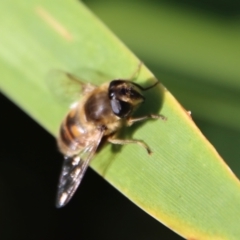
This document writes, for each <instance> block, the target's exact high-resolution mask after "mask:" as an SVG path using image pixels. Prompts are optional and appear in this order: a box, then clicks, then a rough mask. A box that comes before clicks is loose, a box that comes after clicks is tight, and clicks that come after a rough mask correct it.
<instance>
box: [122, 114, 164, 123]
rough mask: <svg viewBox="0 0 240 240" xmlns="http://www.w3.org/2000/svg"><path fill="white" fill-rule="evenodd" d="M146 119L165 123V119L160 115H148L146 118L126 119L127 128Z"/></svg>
mask: <svg viewBox="0 0 240 240" xmlns="http://www.w3.org/2000/svg"><path fill="white" fill-rule="evenodd" d="M147 119H161V120H164V121H166V120H167V118H166V117H164V116H163V115H160V114H149V115H146V116H142V117H138V118H128V119H127V126H131V125H132V124H133V123H136V122H140V121H145V120H147Z"/></svg>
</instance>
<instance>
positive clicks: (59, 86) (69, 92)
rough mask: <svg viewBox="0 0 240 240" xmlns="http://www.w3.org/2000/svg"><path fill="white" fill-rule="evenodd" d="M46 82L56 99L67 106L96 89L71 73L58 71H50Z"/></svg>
mask: <svg viewBox="0 0 240 240" xmlns="http://www.w3.org/2000/svg"><path fill="white" fill-rule="evenodd" d="M46 81H47V87H48V89H49V90H50V92H51V93H52V94H53V96H54V97H55V99H57V100H58V101H59V102H61V103H65V104H67V105H70V104H71V103H72V102H75V101H77V100H79V98H80V97H81V96H82V95H84V94H85V93H86V92H90V91H92V90H93V89H94V88H95V87H96V86H94V85H92V84H90V83H87V81H84V80H81V79H80V78H78V77H77V76H75V75H73V74H71V73H69V72H65V71H62V70H58V69H54V70H51V71H49V73H48V75H47V78H46Z"/></svg>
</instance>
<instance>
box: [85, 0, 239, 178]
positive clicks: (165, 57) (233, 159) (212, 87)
mask: <svg viewBox="0 0 240 240" xmlns="http://www.w3.org/2000/svg"><path fill="white" fill-rule="evenodd" d="M85 3H86V4H87V5H88V6H89V7H90V8H91V9H92V10H93V11H94V12H95V13H96V14H97V15H98V16H99V17H100V18H101V19H102V20H103V21H104V22H105V23H106V25H108V26H109V28H111V29H112V30H113V31H114V32H115V33H116V34H117V35H118V36H119V37H120V38H121V39H122V40H123V41H124V43H126V45H127V46H129V47H130V49H132V50H133V52H135V53H136V54H137V56H139V57H140V58H141V59H142V60H143V61H144V62H145V63H146V65H147V66H149V68H150V69H151V70H152V71H153V72H154V73H155V75H156V76H157V77H158V79H160V81H162V82H163V83H164V85H165V86H166V87H167V88H168V89H169V90H170V91H171V92H172V93H173V94H174V95H175V96H176V97H177V99H178V100H179V101H180V103H181V104H182V105H183V106H184V107H185V108H186V109H187V110H190V111H191V112H192V117H193V119H194V121H195V122H196V123H197V124H198V125H199V127H200V129H201V130H202V131H203V133H204V134H205V136H207V138H208V139H209V140H210V142H212V143H213V145H214V146H215V147H216V148H217V150H218V151H219V153H220V154H221V155H222V156H223V157H224V159H225V160H226V161H227V163H228V164H229V165H230V167H231V168H232V169H233V171H234V172H235V174H237V175H238V176H240V161H239V156H240V148H239V147H238V146H239V144H240V107H239V106H240V67H239V63H240V45H239V43H240V29H239V25H240V3H239V1H234V0H232V1H215V0H211V1H190V0H185V1H177V0H170V1H164V0H162V1H154V0H152V1H151V0H150V1H146V0H140V1H114V0H111V1H106V0H105V1H101V0H97V1H95V0H85Z"/></svg>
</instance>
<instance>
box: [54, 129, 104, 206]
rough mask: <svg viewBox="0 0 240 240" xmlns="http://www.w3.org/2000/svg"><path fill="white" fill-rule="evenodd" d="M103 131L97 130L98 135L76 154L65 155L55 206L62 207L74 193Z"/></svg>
mask: <svg viewBox="0 0 240 240" xmlns="http://www.w3.org/2000/svg"><path fill="white" fill-rule="evenodd" d="M103 133H104V131H99V135H98V137H96V138H95V140H94V141H92V142H91V143H90V144H89V145H88V146H86V147H85V148H84V149H83V150H82V151H81V152H80V153H79V154H78V155H75V156H73V157H65V159H64V162H63V167H62V172H61V174H60V178H59V184H58V193H57V201H56V206H57V207H58V208H59V207H63V206H65V205H66V204H67V203H68V202H69V200H70V199H71V198H72V196H73V195H74V193H75V191H76V190H77V188H78V186H79V184H80V183H81V180H82V178H83V176H84V174H85V172H86V170H87V167H88V165H89V163H90V161H91V159H92V158H93V156H94V153H95V152H96V150H97V148H98V145H99V143H100V141H101V139H102V136H103Z"/></svg>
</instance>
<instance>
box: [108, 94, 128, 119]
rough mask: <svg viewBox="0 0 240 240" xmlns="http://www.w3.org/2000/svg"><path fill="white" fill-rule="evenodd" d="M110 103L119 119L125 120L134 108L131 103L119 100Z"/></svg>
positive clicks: (112, 100)
mask: <svg viewBox="0 0 240 240" xmlns="http://www.w3.org/2000/svg"><path fill="white" fill-rule="evenodd" d="M110 102H111V107H112V111H113V113H114V114H115V115H117V116H118V117H120V118H124V117H127V116H128V115H129V114H130V113H131V110H132V107H131V105H130V104H129V103H127V102H123V101H120V100H117V99H111V100H110Z"/></svg>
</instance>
